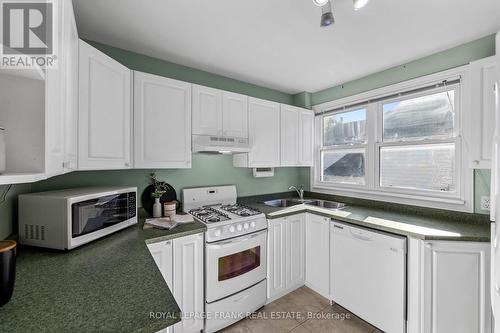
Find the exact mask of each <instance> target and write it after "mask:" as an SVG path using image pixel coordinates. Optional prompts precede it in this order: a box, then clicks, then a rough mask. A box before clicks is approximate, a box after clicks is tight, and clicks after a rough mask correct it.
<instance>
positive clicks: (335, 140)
mask: <svg viewBox="0 0 500 333" xmlns="http://www.w3.org/2000/svg"><path fill="white" fill-rule="evenodd" d="M323 129H324V146H325V147H324V149H323V150H322V151H321V180H322V181H324V182H332V183H341V184H356V185H365V156H366V143H367V136H366V109H358V110H352V111H348V112H340V113H334V114H331V115H327V116H325V117H323Z"/></svg>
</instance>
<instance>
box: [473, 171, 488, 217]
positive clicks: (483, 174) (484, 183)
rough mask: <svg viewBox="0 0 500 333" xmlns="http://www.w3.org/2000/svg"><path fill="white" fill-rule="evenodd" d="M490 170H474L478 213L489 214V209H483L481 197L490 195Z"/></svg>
mask: <svg viewBox="0 0 500 333" xmlns="http://www.w3.org/2000/svg"><path fill="white" fill-rule="evenodd" d="M490 180H491V171H490V170H474V212H475V213H478V214H489V213H490V211H489V210H482V209H481V197H482V196H486V197H489V196H490Z"/></svg>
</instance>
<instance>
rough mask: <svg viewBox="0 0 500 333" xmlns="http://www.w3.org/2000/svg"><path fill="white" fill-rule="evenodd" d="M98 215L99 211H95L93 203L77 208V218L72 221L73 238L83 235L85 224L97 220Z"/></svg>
mask: <svg viewBox="0 0 500 333" xmlns="http://www.w3.org/2000/svg"><path fill="white" fill-rule="evenodd" d="M100 214H101V211H100V210H99V209H96V207H95V205H94V204H93V203H88V204H86V205H82V206H79V207H78V215H77V218H76V219H75V218H74V219H73V236H75V235H82V234H84V233H85V228H86V227H87V223H88V222H89V221H91V220H94V219H95V218H97V217H98V216H99V215H100ZM75 225H76V228H75ZM75 229H76V230H75Z"/></svg>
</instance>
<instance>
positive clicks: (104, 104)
mask: <svg viewBox="0 0 500 333" xmlns="http://www.w3.org/2000/svg"><path fill="white" fill-rule="evenodd" d="M79 73H80V85H79V92H80V96H79V101H80V103H79V117H78V118H79V119H78V121H79V126H78V129H79V131H78V168H79V169H80V170H93V169H94V170H95V169H126V168H130V167H131V156H130V155H131V133H132V131H131V117H132V114H131V107H130V104H131V71H130V70H129V69H128V68H127V67H125V66H123V65H122V64H120V63H118V62H117V61H116V60H114V59H112V58H110V57H109V56H107V55H105V54H104V53H102V52H100V51H99V50H97V49H95V48H94V47H92V46H90V45H89V44H87V43H85V42H83V41H80V72H79Z"/></svg>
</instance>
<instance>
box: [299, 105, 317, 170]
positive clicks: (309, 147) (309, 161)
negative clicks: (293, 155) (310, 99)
mask: <svg viewBox="0 0 500 333" xmlns="http://www.w3.org/2000/svg"><path fill="white" fill-rule="evenodd" d="M313 144H314V111H311V110H305V109H302V110H301V112H300V126H299V166H313Z"/></svg>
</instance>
